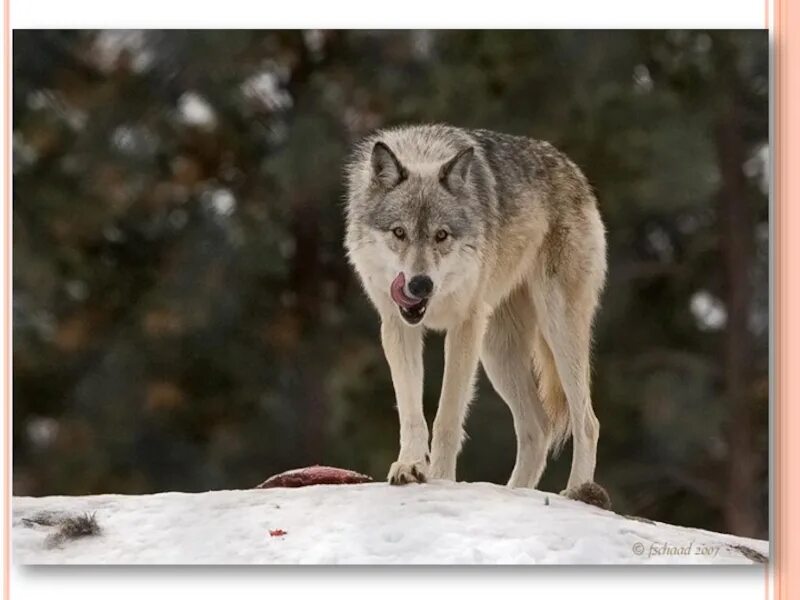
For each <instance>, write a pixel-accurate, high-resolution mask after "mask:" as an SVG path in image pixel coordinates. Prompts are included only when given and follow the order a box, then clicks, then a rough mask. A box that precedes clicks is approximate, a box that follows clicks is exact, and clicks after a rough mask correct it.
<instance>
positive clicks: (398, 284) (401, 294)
mask: <svg viewBox="0 0 800 600" xmlns="http://www.w3.org/2000/svg"><path fill="white" fill-rule="evenodd" d="M405 287H406V276H405V275H403V273H399V274H398V275H397V277H395V278H394V281H393V282H392V285H391V287H390V288H389V289H390V293H391V296H392V300H394V301H395V302H397V304H399V305H400V306H402V307H403V308H414V307H415V306H416V305H417V304H419V303H420V302H422V300H416V299H415V298H409V297H408V296H406V293H405Z"/></svg>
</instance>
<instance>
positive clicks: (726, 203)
mask: <svg viewBox="0 0 800 600" xmlns="http://www.w3.org/2000/svg"><path fill="white" fill-rule="evenodd" d="M733 75H734V74H733V73H731V72H729V73H726V74H725V75H723V77H726V76H727V78H728V81H727V82H726V83H727V84H728V86H727V87H728V90H727V92H728V93H724V94H721V97H722V98H723V99H724V100H723V103H722V106H721V107H720V108H721V110H720V115H719V121H718V123H717V132H716V133H717V135H716V143H717V154H718V159H719V166H720V173H721V177H722V182H721V188H720V191H719V198H718V205H717V213H718V220H719V231H720V238H719V239H720V242H719V243H720V250H721V255H722V259H723V268H724V274H725V279H724V283H725V305H726V307H727V312H728V320H727V326H726V328H725V337H724V371H723V372H724V388H725V397H726V401H727V402H728V405H729V410H728V413H729V415H730V420H729V422H728V429H727V445H728V462H727V467H726V469H725V471H724V473H723V477H724V478H725V481H724V485H723V486H722V489H723V490H724V498H723V514H724V519H725V524H726V527H727V529H728V531H730V532H731V533H734V534H737V535H744V536H750V537H755V536H757V535H758V534H759V533H760V532H761V530H762V527H761V523H760V521H761V516H760V511H759V510H758V505H757V502H756V499H757V497H758V494H757V490H758V468H759V464H758V460H759V459H758V453H757V452H756V448H755V441H756V440H755V431H754V429H753V426H754V422H753V407H752V402H753V395H752V392H751V390H750V388H751V385H750V384H751V382H752V376H751V375H752V373H751V365H752V361H753V356H752V355H751V349H752V347H753V339H752V335H751V333H750V329H749V324H748V320H749V314H750V307H751V300H752V284H751V276H752V260H753V251H754V239H753V237H754V230H755V223H754V218H753V214H752V210H751V207H750V203H749V199H748V194H747V181H746V179H745V175H744V172H743V170H742V166H743V164H744V162H745V160H746V158H747V157H746V150H745V144H744V140H743V138H742V133H741V123H742V119H741V106H740V104H739V101H738V96H737V90H736V86H735V82H733V81H731V79H732V77H733Z"/></svg>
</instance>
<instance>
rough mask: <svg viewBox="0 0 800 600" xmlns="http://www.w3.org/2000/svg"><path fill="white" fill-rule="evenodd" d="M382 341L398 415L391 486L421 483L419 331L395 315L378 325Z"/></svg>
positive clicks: (424, 466) (423, 434)
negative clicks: (398, 444) (397, 434)
mask: <svg viewBox="0 0 800 600" xmlns="http://www.w3.org/2000/svg"><path fill="white" fill-rule="evenodd" d="M381 342H382V343H383V351H384V353H385V354H386V360H387V361H388V362H389V369H390V370H391V372H392V384H393V385H394V392H395V396H396V398H397V412H398V413H399V415H400V454H399V456H398V457H397V461H396V462H395V463H394V464H392V466H391V468H390V469H389V476H388V480H389V483H391V484H394V485H402V484H404V483H411V482H414V481H417V482H422V481H425V480H426V479H427V473H428V424H427V423H426V422H425V415H424V413H423V412H422V328H418V327H414V328H412V327H408V326H406V325H404V324H403V323H401V322H400V320H399V319H398V318H397V316H391V317H389V318H387V319H385V320H384V321H383V324H382V325H381Z"/></svg>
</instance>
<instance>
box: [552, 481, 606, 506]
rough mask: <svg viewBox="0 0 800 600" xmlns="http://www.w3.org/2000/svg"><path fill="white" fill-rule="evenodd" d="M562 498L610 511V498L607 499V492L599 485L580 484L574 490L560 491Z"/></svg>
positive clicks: (590, 482)
mask: <svg viewBox="0 0 800 600" xmlns="http://www.w3.org/2000/svg"><path fill="white" fill-rule="evenodd" d="M561 495H562V496H566V497H567V498H569V499H570V500H578V501H579V502H585V503H586V504H591V505H592V506H599V507H600V508H604V509H606V510H610V509H611V498H609V497H608V492H607V491H606V490H605V488H603V486H601V485H600V484H597V483H594V482H593V481H589V482H587V483H582V484H581V485H579V486H578V487H576V488H568V489H566V490H562V491H561Z"/></svg>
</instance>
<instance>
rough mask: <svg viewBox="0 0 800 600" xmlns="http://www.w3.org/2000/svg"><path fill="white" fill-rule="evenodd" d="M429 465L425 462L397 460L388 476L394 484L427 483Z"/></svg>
mask: <svg viewBox="0 0 800 600" xmlns="http://www.w3.org/2000/svg"><path fill="white" fill-rule="evenodd" d="M426 472H427V465H426V464H425V463H424V462H414V463H405V462H400V461H397V462H396V463H393V464H392V466H391V467H390V468H389V476H388V477H387V478H386V479H387V480H388V481H389V483H391V484H392V485H405V484H406V483H425V481H427V479H428V476H427V474H426Z"/></svg>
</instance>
